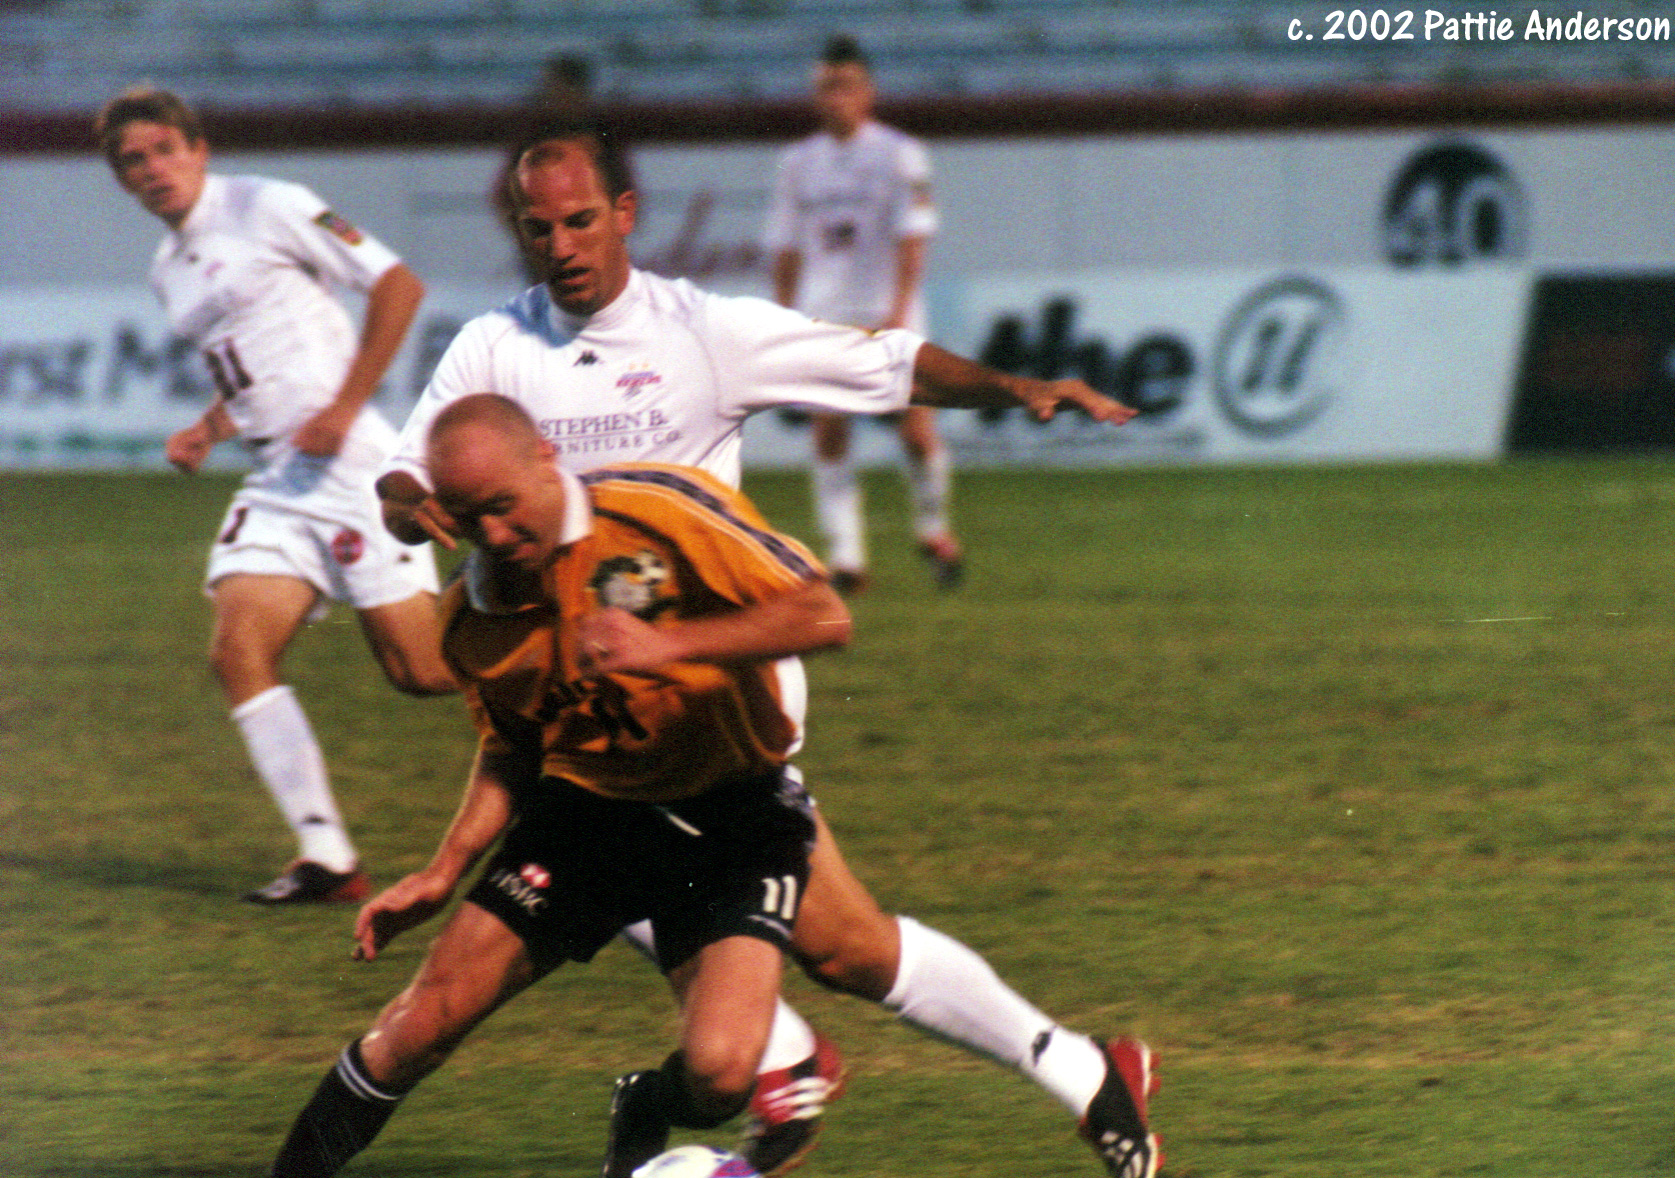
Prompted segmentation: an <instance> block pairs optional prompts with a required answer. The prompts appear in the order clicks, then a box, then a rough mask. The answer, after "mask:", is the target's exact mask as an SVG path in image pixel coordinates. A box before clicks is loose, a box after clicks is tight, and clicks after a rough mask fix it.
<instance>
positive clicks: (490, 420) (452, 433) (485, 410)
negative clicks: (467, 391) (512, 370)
mask: <svg viewBox="0 0 1675 1178" xmlns="http://www.w3.org/2000/svg"><path fill="white" fill-rule="evenodd" d="M474 435H475V437H474ZM487 437H492V438H498V439H500V440H501V441H503V442H505V443H506V444H507V446H508V447H509V452H510V453H511V454H513V455H514V456H516V457H517V458H519V459H522V460H523V461H525V462H530V463H534V462H545V461H546V455H545V442H544V440H543V439H542V437H541V431H540V429H539V428H538V427H537V426H536V424H535V421H534V419H533V418H531V417H530V416H529V414H528V413H527V412H525V411H524V408H523V406H522V405H519V404H518V403H517V402H516V401H514V400H512V399H511V398H510V397H503V396H501V395H500V394H499V393H474V394H472V395H470V396H466V397H461V398H460V399H459V400H457V401H454V402H451V403H450V404H449V405H448V406H447V407H446V408H445V409H443V410H442V412H440V413H438V414H437V415H436V420H435V421H434V422H432V423H431V427H430V438H429V447H428V453H429V460H430V465H431V467H432V469H433V470H434V468H435V467H436V465H437V463H438V462H439V461H440V462H444V463H445V462H448V461H450V460H452V459H453V458H454V457H455V456H456V455H457V454H459V453H460V452H461V451H462V450H464V449H467V448H469V447H471V446H474V445H480V444H481V442H482V440H483V439H484V438H487Z"/></svg>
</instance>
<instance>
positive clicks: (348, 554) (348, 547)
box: [332, 528, 366, 564]
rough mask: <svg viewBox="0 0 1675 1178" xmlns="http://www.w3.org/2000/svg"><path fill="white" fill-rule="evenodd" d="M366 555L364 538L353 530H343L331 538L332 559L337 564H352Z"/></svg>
mask: <svg viewBox="0 0 1675 1178" xmlns="http://www.w3.org/2000/svg"><path fill="white" fill-rule="evenodd" d="M365 554H366V537H365V536H363V535H361V534H360V533H359V532H357V531H356V530H355V529H354V528H344V529H343V530H342V531H341V532H339V533H338V534H337V535H335V536H333V537H332V559H333V560H335V561H336V562H337V563H338V564H354V563H355V562H356V561H357V560H359V559H360V558H361V557H362V556H364V555H365Z"/></svg>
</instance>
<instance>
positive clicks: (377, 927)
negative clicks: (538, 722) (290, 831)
mask: <svg viewBox="0 0 1675 1178" xmlns="http://www.w3.org/2000/svg"><path fill="white" fill-rule="evenodd" d="M523 763H524V762H523V760H522V759H519V760H505V759H497V758H494V757H490V756H488V755H486V754H484V753H482V752H479V753H478V756H477V760H476V762H475V764H473V766H472V769H471V776H470V779H469V781H468V783H467V785H466V789H465V797H464V798H463V799H462V800H461V802H460V806H459V810H458V811H457V812H456V813H455V815H454V818H453V821H452V822H450V823H449V824H448V829H447V832H446V833H445V834H443V836H442V842H441V845H440V846H438V847H437V849H436V853H435V854H434V855H433V856H431V860H430V862H429V863H428V864H426V865H425V866H424V868H423V869H421V870H419V871H415V872H414V873H413V874H411V875H409V876H407V877H406V878H405V879H403V880H401V881H400V882H399V883H397V884H395V885H394V886H392V887H389V888H386V889H385V890H384V891H382V892H380V893H379V894H378V895H377V896H374V897H373V898H372V899H371V900H369V901H368V902H367V904H366V906H365V907H363V908H362V909H361V911H360V914H359V916H357V917H356V919H355V953H354V956H355V957H356V959H357V960H360V961H372V960H374V959H376V958H377V956H378V953H379V951H380V950H381V949H383V948H384V946H385V945H388V944H389V943H390V942H391V941H392V940H394V939H395V938H396V937H398V936H400V935H401V934H402V933H404V932H406V931H407V930H408V929H412V928H416V927H418V926H419V925H421V924H423V923H424V922H425V921H427V920H429V919H430V918H431V917H432V916H435V915H436V914H437V913H438V912H440V911H441V910H442V909H443V908H445V907H446V906H447V904H448V901H449V900H450V899H452V898H453V894H454V889H455V888H457V887H458V886H459V882H460V880H462V879H464V878H465V874H466V872H468V871H470V870H471V868H472V867H473V866H474V865H475V864H476V862H477V860H478V859H480V858H482V855H483V852H485V851H486V850H488V848H489V847H490V846H491V845H492V844H493V843H494V840H495V839H497V838H499V837H500V834H501V832H502V831H504V830H505V829H506V826H507V824H508V823H509V822H510V821H511V818H512V792H511V787H510V784H509V782H510V781H511V780H513V779H514V778H515V776H516V775H517V774H518V773H519V772H521V766H522V765H523Z"/></svg>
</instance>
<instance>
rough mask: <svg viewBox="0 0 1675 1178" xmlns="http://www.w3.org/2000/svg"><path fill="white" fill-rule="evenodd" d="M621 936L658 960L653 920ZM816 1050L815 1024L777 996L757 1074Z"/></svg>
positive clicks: (794, 1060) (629, 928)
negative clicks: (772, 1020) (810, 1022)
mask: <svg viewBox="0 0 1675 1178" xmlns="http://www.w3.org/2000/svg"><path fill="white" fill-rule="evenodd" d="M622 939H623V940H625V941H627V942H628V943H629V944H630V945H632V946H634V948H636V949H638V950H639V951H640V952H641V953H644V954H645V955H646V957H647V958H648V959H649V960H650V961H651V963H652V964H653V965H656V964H657V943H656V938H655V937H654V936H653V935H652V931H651V921H649V920H642V921H639V922H637V923H635V924H631V925H629V926H628V927H627V928H625V929H623V930H622ZM813 1054H814V1028H813V1027H810V1026H809V1025H808V1023H807V1022H806V1021H805V1020H804V1019H803V1016H802V1015H800V1014H798V1013H797V1012H796V1011H795V1010H792V1009H791V1007H790V1005H789V1004H787V1003H786V1001H785V999H784V998H779V999H776V1000H775V1006H774V1022H773V1026H772V1027H771V1028H770V1029H769V1031H768V1046H767V1049H766V1050H765V1051H763V1052H762V1062H761V1063H759V1064H757V1065H756V1074H757V1075H761V1074H762V1073H763V1072H771V1071H775V1070H777V1069H779V1068H788V1067H790V1066H791V1065H792V1064H799V1063H802V1062H803V1060H805V1059H807V1058H808V1057H809V1056H811V1055H813Z"/></svg>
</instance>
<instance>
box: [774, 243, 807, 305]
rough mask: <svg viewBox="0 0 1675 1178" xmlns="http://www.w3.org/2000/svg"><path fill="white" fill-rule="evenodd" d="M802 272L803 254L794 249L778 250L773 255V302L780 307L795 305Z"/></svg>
mask: <svg viewBox="0 0 1675 1178" xmlns="http://www.w3.org/2000/svg"><path fill="white" fill-rule="evenodd" d="M802 273H803V256H802V255H801V254H800V253H798V252H797V251H796V250H780V251H779V252H778V253H777V254H775V255H774V302H776V303H778V304H779V305H780V306H782V307H791V306H795V305H796V302H797V283H798V282H799V281H800V280H801V279H802Z"/></svg>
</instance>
